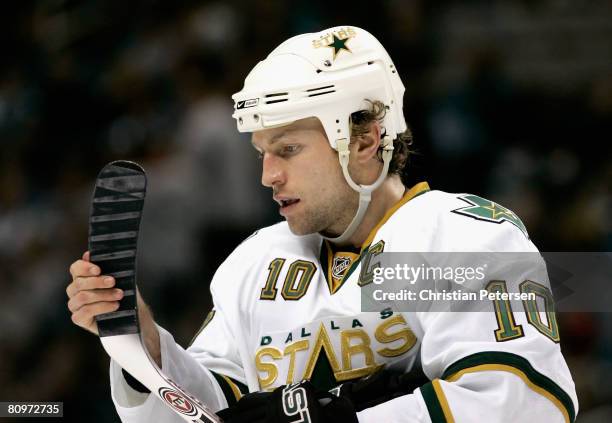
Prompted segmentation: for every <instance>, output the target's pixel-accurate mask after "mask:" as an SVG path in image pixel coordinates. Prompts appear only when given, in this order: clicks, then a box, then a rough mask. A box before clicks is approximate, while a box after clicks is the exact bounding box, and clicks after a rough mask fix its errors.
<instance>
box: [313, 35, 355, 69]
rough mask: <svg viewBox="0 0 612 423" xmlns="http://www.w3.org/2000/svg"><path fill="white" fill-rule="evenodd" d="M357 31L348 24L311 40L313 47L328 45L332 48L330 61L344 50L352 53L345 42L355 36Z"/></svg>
mask: <svg viewBox="0 0 612 423" xmlns="http://www.w3.org/2000/svg"><path fill="white" fill-rule="evenodd" d="M356 35H357V33H356V32H355V30H354V29H353V28H351V27H349V26H347V27H346V28H343V29H341V30H339V31H333V32H331V33H329V34H325V35H322V36H321V37H320V38H319V39H316V40H313V41H312V46H313V47H314V48H321V47H329V48H331V49H332V61H333V60H336V57H337V56H338V54H340V52H342V51H346V52H347V53H352V51H351V49H350V47H349V46H348V45H347V43H348V42H349V41H350V39H351V38H353V37H355V36H356Z"/></svg>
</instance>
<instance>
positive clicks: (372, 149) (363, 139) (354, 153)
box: [350, 121, 381, 163]
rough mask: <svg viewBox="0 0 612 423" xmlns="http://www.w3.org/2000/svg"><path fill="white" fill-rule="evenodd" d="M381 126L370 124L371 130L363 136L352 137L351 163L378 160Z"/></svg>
mask: <svg viewBox="0 0 612 423" xmlns="http://www.w3.org/2000/svg"><path fill="white" fill-rule="evenodd" d="M380 131H381V128H380V124H379V123H378V122H376V121H374V122H372V123H370V125H369V130H368V132H366V133H365V134H363V135H360V136H358V137H352V139H351V144H353V148H352V149H351V159H350V160H351V161H355V162H358V163H367V162H368V161H370V160H372V159H376V158H377V153H378V149H379V147H380Z"/></svg>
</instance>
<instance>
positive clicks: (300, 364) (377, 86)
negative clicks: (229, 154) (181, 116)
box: [67, 26, 578, 423]
mask: <svg viewBox="0 0 612 423" xmlns="http://www.w3.org/2000/svg"><path fill="white" fill-rule="evenodd" d="M403 94H404V87H403V85H402V82H401V80H400V78H399V76H398V74H397V71H396V69H395V67H394V65H393V62H392V61H391V59H390V57H389V56H388V54H387V53H386V51H385V50H384V48H383V47H382V45H381V44H380V43H379V42H378V41H377V40H376V39H375V38H374V37H373V36H372V35H370V34H369V33H368V32H366V31H364V30H363V29H360V28H356V27H350V26H342V27H335V28H331V29H328V30H324V31H321V32H319V33H313V34H303V35H300V36H297V37H294V38H291V39H289V40H287V41H286V42H284V43H282V44H281V45H280V46H279V47H277V48H276V49H275V50H274V51H273V52H272V53H271V54H270V55H269V56H268V57H267V58H266V59H265V60H263V61H262V62H260V63H258V64H257V65H256V66H255V68H254V69H253V70H252V71H251V73H250V74H249V75H248V76H247V78H246V80H245V84H244V88H243V90H242V91H240V92H239V93H237V94H235V95H234V96H233V98H234V101H235V113H234V117H235V118H236V121H237V126H238V130H239V131H241V132H252V133H253V134H252V144H253V147H254V148H255V149H256V150H257V151H258V152H259V154H260V157H261V160H262V167H263V169H262V183H263V184H264V185H265V186H267V187H269V188H271V189H272V193H273V198H274V200H275V201H276V202H277V203H278V205H279V209H280V214H281V215H282V216H283V217H284V219H285V221H283V222H282V223H278V224H276V225H273V226H271V227H268V228H263V229H261V230H259V231H258V232H256V233H255V234H253V235H252V236H251V237H249V238H248V239H246V240H245V241H244V242H243V243H242V244H241V245H239V246H238V247H237V248H236V249H235V250H234V252H233V253H232V254H231V255H230V256H229V257H228V258H227V259H226V260H225V262H224V263H223V264H222V265H221V266H220V267H219V269H218V270H217V272H216V274H215V276H214V278H213V280H212V283H211V293H212V298H213V303H214V307H213V310H212V311H211V312H210V313H209V314H208V316H207V318H206V319H205V322H204V324H203V326H202V328H201V330H200V331H199V333H198V334H197V335H196V337H195V339H194V341H193V343H192V344H191V346H190V347H189V348H188V349H187V350H185V349H183V348H181V347H180V346H179V345H177V344H176V343H175V342H174V340H173V338H172V336H171V335H170V333H168V332H167V331H166V330H164V329H163V328H161V327H159V326H158V325H156V324H155V322H154V321H153V319H152V318H151V315H150V313H149V312H148V309H147V308H146V306H145V304H144V302H142V299H141V298H139V304H140V308H139V312H140V316H139V317H140V323H141V327H142V331H143V334H144V336H145V339H146V344H147V348H148V349H149V352H150V354H151V355H152V356H153V357H154V358H155V360H156V361H157V363H158V365H159V366H161V367H162V369H163V370H164V372H165V373H166V374H167V375H169V376H170V377H171V378H172V379H174V380H176V381H177V382H179V383H180V384H181V385H182V386H183V387H185V388H186V389H188V390H189V391H190V392H191V393H193V394H195V395H196V396H198V398H199V399H200V400H201V401H202V402H203V403H205V404H207V405H208V406H210V407H211V408H212V409H214V410H223V411H220V415H221V416H222V417H223V419H224V420H225V421H231V422H247V421H255V422H264V421H270V422H294V421H304V422H306V421H313V422H317V421H332V420H333V421H336V422H345V421H346V422H357V421H359V422H383V421H384V422H430V421H434V422H438V421H458V422H479V421H486V422H527V421H529V422H533V421H546V422H571V421H573V420H574V419H575V416H576V413H577V408H578V403H577V398H576V394H575V389H574V384H573V381H572V378H571V375H570V373H569V370H568V368H567V365H566V363H565V360H564V358H563V356H562V354H561V350H560V347H559V343H558V342H559V336H558V328H557V326H556V320H555V318H554V313H552V312H547V313H545V314H546V316H547V317H546V318H542V316H543V315H544V313H540V312H538V311H537V309H536V312H535V313H533V310H531V311H532V312H531V313H526V312H524V311H522V310H513V309H512V308H511V307H509V306H508V303H503V302H494V301H491V304H490V308H489V311H488V312H478V313H476V312H475V313H451V312H432V311H430V312H418V313H417V312H401V311H398V310H392V309H389V308H382V307H381V309H380V310H378V311H377V312H362V309H361V298H360V294H361V292H362V290H363V289H364V287H366V286H367V285H368V284H370V283H371V281H372V278H371V274H372V273H371V272H372V269H373V268H374V267H375V266H376V260H377V257H378V256H379V255H380V254H381V253H383V252H385V253H386V252H413V251H418V252H448V253H453V252H473V251H484V252H517V251H518V252H532V253H537V249H536V248H535V247H534V245H533V244H532V243H531V241H530V240H529V238H528V235H527V232H526V230H525V228H524V226H523V224H522V223H521V221H520V220H519V219H518V217H516V215H515V214H514V213H512V212H511V211H510V210H508V209H505V208H503V207H501V206H499V205H497V204H495V203H493V202H490V201H488V200H484V199H482V198H480V197H477V196H473V195H467V194H449V193H444V192H441V191H431V190H430V189H429V186H428V185H427V183H425V182H422V183H419V184H417V185H415V186H412V187H406V186H404V185H403V183H402V181H401V179H400V176H399V173H400V172H401V170H402V167H403V166H404V164H405V161H406V156H407V145H406V144H407V140H409V133H408V132H407V127H406V124H405V121H404V117H403V111H402V101H403V100H402V99H403ZM489 270H490V271H491V272H490V273H489V274H492V275H495V277H496V280H495V281H494V282H495V283H498V284H499V283H501V282H500V281H503V282H504V284H503V285H501V284H499V285H496V286H498V287H499V288H500V289H501V288H504V289H506V285H505V283H507V284H508V286H514V285H518V284H519V283H521V282H523V281H530V282H532V283H534V284H537V286H538V287H541V288H542V291H541V293H542V292H543V294H542V295H548V292H549V291H547V289H548V288H546V284H547V276H546V273H545V272H543V271H542V269H541V268H538V267H537V266H534V267H531V266H528V265H526V266H523V267H519V268H518V269H517V266H499V268H498V269H489ZM70 272H71V275H72V277H73V280H72V282H71V283H70V285H69V286H68V288H67V293H68V296H69V297H70V300H69V302H68V308H69V309H70V311H71V312H72V319H73V321H74V323H75V324H77V325H79V326H81V327H83V328H85V329H88V330H90V331H91V332H94V333H96V325H95V321H94V316H95V315H97V314H100V313H104V312H109V311H113V310H115V309H116V308H117V306H118V305H117V300H118V299H120V298H121V292H120V290H118V289H114V288H113V284H114V281H113V280H112V278H107V277H104V276H103V275H100V274H99V272H100V269H99V268H97V267H96V266H93V265H92V264H91V263H89V260H88V253H85V254H84V256H83V258H82V259H81V260H77V261H76V262H74V263H73V264H72V266H71V269H70ZM486 282H490V281H485V284H486ZM534 286H536V285H534ZM547 298H548V297H547ZM547 311H548V310H547ZM534 316H535V317H534ZM391 371H393V373H391ZM417 371H422V372H423V373H424V374H425V375H426V376H427V380H426V382H425V383H424V384H422V385H421V386H411V385H410V384H409V383H407V382H405V380H404V378H403V377H398V375H410V374H412V373H415V372H417ZM368 375H374V376H371V377H369V378H368V377H367V376H368ZM110 379H111V391H112V398H113V401H114V403H115V406H116V408H117V412H118V414H119V415H120V417H121V420H122V421H124V422H134V423H136V422H139V423H140V422H143V423H144V422H152V421H155V422H178V421H180V418H178V417H177V416H175V415H174V414H173V413H172V412H171V411H170V410H169V409H167V408H166V407H165V405H164V404H162V403H161V401H160V400H158V399H157V398H156V397H155V396H154V395H151V394H150V393H149V392H148V391H147V390H146V388H144V387H143V386H141V385H140V384H139V383H138V382H137V381H136V380H134V379H133V378H131V377H130V375H129V374H127V373H126V372H124V371H122V369H121V368H120V367H119V366H118V365H117V364H116V363H114V362H111V366H110ZM302 380H306V381H307V382H301V381H302ZM337 386H340V388H339V389H335V391H334V392H336V393H339V395H340V396H339V397H336V396H332V395H329V394H328V393H327V391H328V390H330V389H333V388H335V387H337Z"/></svg>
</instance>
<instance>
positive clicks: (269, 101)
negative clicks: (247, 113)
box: [266, 98, 289, 104]
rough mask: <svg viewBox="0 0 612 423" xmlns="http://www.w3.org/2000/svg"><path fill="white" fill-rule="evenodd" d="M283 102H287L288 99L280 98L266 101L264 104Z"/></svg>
mask: <svg viewBox="0 0 612 423" xmlns="http://www.w3.org/2000/svg"><path fill="white" fill-rule="evenodd" d="M283 101H289V99H288V98H281V99H278V100H266V104H274V103H282V102H283Z"/></svg>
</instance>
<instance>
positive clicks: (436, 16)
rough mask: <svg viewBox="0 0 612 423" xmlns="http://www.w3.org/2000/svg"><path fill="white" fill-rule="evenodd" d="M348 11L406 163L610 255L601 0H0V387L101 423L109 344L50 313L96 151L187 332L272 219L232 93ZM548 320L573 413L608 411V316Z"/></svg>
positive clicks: (160, 303) (77, 242)
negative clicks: (368, 36) (401, 93)
mask: <svg viewBox="0 0 612 423" xmlns="http://www.w3.org/2000/svg"><path fill="white" fill-rule="evenodd" d="M346 24H350V25H355V26H361V27H363V28H365V29H367V30H369V31H370V32H372V33H373V34H374V35H375V36H377V37H378V38H379V39H380V40H381V42H382V43H383V45H385V47H386V48H387V49H388V51H389V52H390V54H391V56H392V57H393V59H394V61H395V65H396V67H397V68H398V69H399V72H400V74H401V76H402V78H403V80H404V83H405V85H406V95H405V104H404V110H405V115H406V118H407V121H408V122H409V125H410V126H411V127H412V129H413V131H414V134H415V139H416V141H415V147H416V149H417V150H418V151H419V154H418V155H417V156H415V157H414V158H413V160H412V162H411V166H410V171H409V172H410V173H409V175H408V178H409V179H410V180H413V181H418V180H423V179H426V180H428V181H429V182H430V185H431V186H432V187H433V188H434V189H441V190H445V191H450V192H471V193H475V194H479V195H482V196H484V197H487V198H490V199H492V200H494V201H496V202H498V203H501V204H503V205H505V206H507V207H509V208H511V209H513V210H514V211H515V212H516V213H517V214H518V215H519V216H520V217H522V219H523V221H524V222H525V224H526V226H527V228H528V229H529V232H530V236H531V238H532V240H533V241H534V243H535V244H536V245H537V246H538V247H539V248H540V249H541V250H542V251H612V223H611V222H612V194H611V193H612V160H611V159H612V154H611V150H612V148H611V143H612V136H611V134H612V3H611V2H610V1H604V0H593V1H589V2H582V1H575V0H554V1H553V0H548V1H547V0H541V1H536V0H514V1H496V0H493V1H491V0H489V1H485V0H481V1H476V0H463V1H448V0H446V1H442V0H439V1H435V2H430V1H425V0H383V1H379V2H374V1H361V0H355V1H352V2H340V3H338V2H337V3H333V2H324V1H312V0H310V1H282V0H257V1H238V0H223V1H205V0H198V1H192V0H176V1H154V0H148V1H145V0H135V1H130V2H125V1H123V2H120V1H79V0H46V1H17V2H9V3H6V4H4V5H3V10H2V12H1V13H0V34H1V38H0V40H1V43H2V54H1V55H0V292H1V294H0V400H2V401H8V400H24V401H25V400H32V401H36V400H38V401H63V402H64V404H65V416H66V417H65V420H66V419H68V420H70V421H72V420H79V421H88V422H92V423H96V422H115V421H118V417H117V416H116V414H115V411H114V408H113V406H112V403H111V400H110V391H109V385H108V373H107V369H108V367H107V366H108V358H107V356H106V354H105V353H104V351H103V350H102V348H101V346H100V344H99V342H98V340H97V339H96V338H95V337H94V336H92V335H90V334H88V333H86V332H84V331H82V330H80V329H78V328H76V327H75V326H73V325H72V323H71V320H70V315H69V312H68V311H67V309H66V300H67V299H66V294H65V287H66V285H67V284H68V282H69V273H68V266H69V264H70V263H71V262H72V261H74V260H75V259H77V258H79V257H80V256H81V254H82V253H83V251H84V250H85V248H86V244H87V218H88V212H89V199H90V195H91V192H92V187H93V182H94V179H95V176H96V174H97V172H98V171H99V170H100V169H101V167H102V166H103V165H104V164H106V163H107V162H109V161H111V160H114V159H129V160H134V161H137V162H139V163H141V164H142V165H143V166H144V168H145V169H146V170H147V172H148V178H149V194H148V198H147V204H146V209H145V213H144V218H143V223H142V236H141V241H140V251H139V254H140V255H139V260H140V261H139V272H140V277H139V279H140V281H141V291H142V293H143V296H144V297H145V299H146V300H147V301H148V302H149V303H150V304H151V306H152V308H153V310H154V312H155V314H156V319H157V320H158V322H159V323H160V324H161V325H162V326H164V327H166V328H168V329H169V330H170V331H171V332H172V333H173V334H174V335H175V338H176V340H177V341H178V342H179V343H181V344H182V345H183V346H186V345H187V344H188V343H189V341H190V339H191V336H192V335H193V334H194V333H195V332H196V330H197V329H198V327H199V326H200V324H201V322H202V320H203V319H204V317H205V315H206V313H207V312H208V310H209V308H210V296H209V292H208V284H209V281H210V278H211V276H212V273H213V272H214V270H215V268H216V267H217V266H218V265H219V264H220V263H221V261H222V260H223V259H224V257H225V256H226V255H227V254H228V253H229V252H230V251H231V250H232V249H233V248H234V247H235V246H236V245H237V244H238V243H239V242H240V241H241V240H242V239H244V238H245V237H247V236H248V235H249V234H250V233H251V232H252V231H253V230H254V229H255V228H257V227H260V226H262V225H268V224H271V223H274V222H276V221H278V220H279V219H280V216H279V215H278V214H277V208H276V206H275V205H274V203H273V202H272V201H271V195H270V193H269V192H267V190H266V189H264V188H263V187H261V186H260V184H259V180H260V175H259V167H260V163H259V162H258V161H257V159H256V156H255V152H254V150H253V149H252V148H251V147H250V145H249V142H248V140H249V137H248V136H245V135H244V134H239V133H238V132H237V131H236V129H235V123H234V121H233V120H232V118H231V113H232V107H233V104H232V102H231V98H230V96H231V94H232V93H234V92H236V91H238V90H240V89H241V87H242V82H243V79H244V77H245V76H246V74H247V72H248V71H249V70H250V69H251V68H252V67H253V66H254V65H255V63H256V62H257V61H258V60H260V59H262V58H264V57H265V55H266V54H267V53H269V52H270V51H271V50H272V49H273V48H274V47H275V46H276V45H278V44H279V43H280V42H281V41H283V40H285V39H286V38H288V37H290V36H292V35H295V34H298V33H302V32H312V31H318V30H321V29H323V28H326V27H329V26H333V25H346ZM611 289H612V288H611ZM559 320H560V325H561V337H562V348H563V351H564V353H565V356H566V357H567V360H568V362H569V365H570V368H571V369H572V373H573V376H574V379H575V381H576V385H577V388H578V395H579V399H580V401H581V403H580V409H581V411H580V415H579V418H578V421H579V422H582V423H588V422H603V421H612V420H611V417H610V416H612V406H611V405H610V404H612V385H610V383H609V380H610V379H611V378H612V317H611V315H610V314H607V313H599V314H595V313H573V314H569V313H562V314H561V315H560V316H559ZM527 406H528V405H527ZM65 420H64V421H65ZM18 421H22V422H23V421H25V420H22V419H20V420H18Z"/></svg>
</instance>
